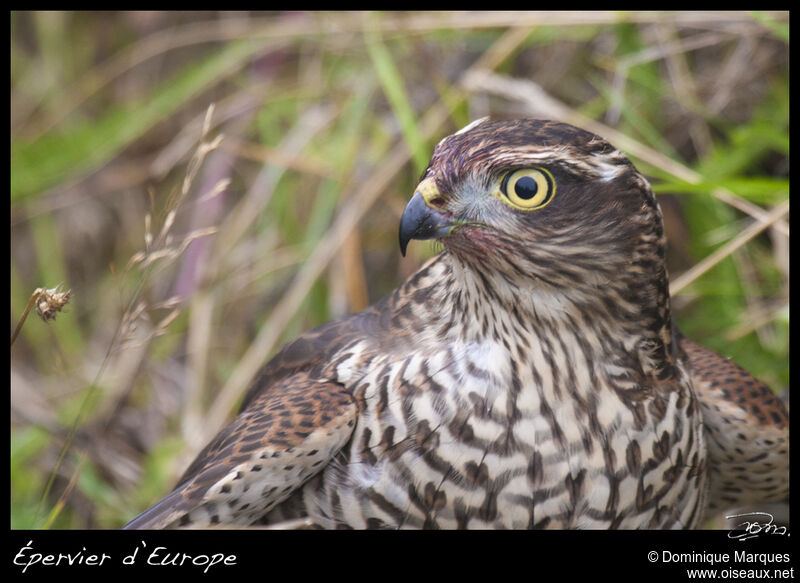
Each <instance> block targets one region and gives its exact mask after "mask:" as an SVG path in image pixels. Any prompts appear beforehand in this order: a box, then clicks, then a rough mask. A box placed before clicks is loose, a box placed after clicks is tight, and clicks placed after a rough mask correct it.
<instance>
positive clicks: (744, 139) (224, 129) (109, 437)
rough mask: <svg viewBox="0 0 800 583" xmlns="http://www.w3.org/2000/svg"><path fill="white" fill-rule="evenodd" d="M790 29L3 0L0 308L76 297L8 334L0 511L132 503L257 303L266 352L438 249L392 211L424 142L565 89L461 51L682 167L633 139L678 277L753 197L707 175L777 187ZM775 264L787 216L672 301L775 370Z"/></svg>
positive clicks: (50, 521) (198, 422)
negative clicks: (6, 289)
mask: <svg viewBox="0 0 800 583" xmlns="http://www.w3.org/2000/svg"><path fill="white" fill-rule="evenodd" d="M788 48H789V47H788V13H764V12H759V13H752V14H748V13H736V12H730V13H724V14H717V15H710V16H709V15H708V14H707V13H658V12H648V13H635V12H627V13H610V14H605V13H603V14H600V13H597V14H583V13H555V14H549V13H513V12H505V13H499V14H496V13H369V14H365V13H359V12H355V13H303V12H301V13H295V12H293V13H253V14H251V13H229V12H225V13H206V12H192V13H178V12H175V13H173V12H135V13H127V12H103V13H95V12H77V13H64V12H15V13H13V14H12V15H11V82H12V83H11V90H12V91H11V96H12V110H11V113H12V116H11V121H12V140H11V217H12V221H11V222H12V225H11V227H12V237H11V259H12V261H11V317H12V328H13V326H14V325H16V323H17V322H18V320H19V318H20V316H21V314H22V311H23V309H24V308H25V305H26V304H27V302H28V299H29V297H30V296H31V294H32V292H33V290H34V289H36V288H38V287H48V288H52V287H55V286H56V285H57V284H62V285H63V286H64V287H66V288H69V289H71V290H72V291H73V299H72V301H71V303H70V304H69V306H68V307H67V310H66V312H65V313H62V314H59V315H58V317H57V319H56V320H55V321H51V322H49V323H47V324H44V323H42V322H41V321H38V320H36V319H35V318H33V317H31V318H29V320H28V321H27V323H26V324H25V326H24V328H23V329H22V333H21V335H20V337H19V338H18V339H17V341H16V343H15V344H14V346H13V351H12V427H11V437H12V439H11V496H12V500H11V503H12V528H42V527H47V528H98V527H99V528H115V527H118V526H120V525H122V524H123V523H124V522H126V521H127V520H128V519H130V518H132V517H133V516H134V515H135V514H136V513H137V512H138V511H140V510H142V509H143V508H145V507H146V506H148V505H149V504H150V503H152V502H153V501H154V500H156V499H157V498H159V497H160V496H161V495H162V494H163V493H165V492H166V491H167V490H168V489H169V487H170V486H171V485H172V483H173V482H174V480H175V479H176V477H177V475H178V474H179V473H180V472H181V471H182V470H183V468H184V467H185V465H186V463H187V462H188V461H189V459H190V458H191V456H192V455H193V453H195V452H196V451H197V448H198V447H200V446H202V445H203V443H204V442H205V440H206V439H208V438H209V437H210V436H211V435H208V433H209V432H210V433H213V432H214V431H215V429H216V427H215V426H214V420H218V419H220V415H222V419H224V418H225V417H224V416H225V415H228V414H230V412H231V410H232V408H233V407H235V405H236V398H237V397H240V396H241V393H237V392H236V391H235V390H233V389H235V388H236V386H235V384H234V385H231V386H232V387H233V388H232V389H231V391H224V390H223V391H220V387H224V386H227V385H226V383H229V382H231V381H230V379H232V378H235V377H236V374H237V371H238V372H241V371H243V370H245V369H246V367H245V366H244V365H243V364H242V363H243V362H244V361H246V358H243V355H245V354H246V352H247V351H248V349H249V348H251V347H252V346H253V342H254V339H255V338H257V337H258V336H259V333H260V331H262V329H263V328H264V327H265V326H268V327H271V328H270V332H271V333H272V334H273V336H274V338H272V341H268V340H264V343H263V344H258V343H257V345H258V346H259V347H261V348H260V349H261V350H263V351H264V352H265V354H264V355H263V358H266V357H268V356H269V353H271V351H273V350H274V349H275V348H277V347H278V346H279V345H280V344H281V343H283V342H285V341H286V340H288V339H290V338H292V337H293V336H295V335H296V334H298V333H300V332H302V331H303V330H306V329H308V328H310V327H312V326H314V325H317V324H319V323H322V322H324V321H326V320H329V319H331V318H334V317H339V316H341V315H344V314H346V313H349V312H351V311H353V310H358V309H361V308H363V307H364V306H365V305H367V304H369V303H371V302H373V301H375V300H377V299H378V298H380V297H381V296H383V295H384V294H386V293H387V292H389V291H390V290H391V289H393V288H394V287H395V286H396V285H397V284H398V283H399V282H400V281H401V280H402V279H403V278H404V277H406V276H407V275H409V274H410V273H411V272H412V271H413V270H414V269H415V268H416V266H418V265H419V264H420V263H421V262H422V261H423V260H424V259H425V258H426V257H428V256H430V254H431V253H432V252H433V251H432V248H429V247H426V246H423V245H415V246H412V247H411V248H410V249H409V252H410V253H409V255H410V256H409V258H406V259H405V260H404V261H400V260H399V253H398V252H397V244H396V226H397V221H398V218H399V216H400V213H401V212H402V208H403V206H404V204H405V201H406V200H407V199H408V197H409V195H410V193H411V192H412V189H413V187H414V186H415V183H416V179H417V177H418V176H419V173H420V172H421V170H422V169H424V166H425V164H426V163H427V158H428V156H429V155H430V152H431V150H432V147H433V145H435V143H436V142H437V141H438V140H439V139H441V138H442V137H444V136H445V135H447V134H449V133H451V132H452V131H454V130H456V129H458V128H460V127H462V126H463V125H464V124H466V123H467V122H468V121H470V120H472V119H475V118H477V117H481V116H483V115H489V114H491V115H494V116H498V117H513V116H525V115H529V116H537V117H551V116H553V115H556V114H557V112H556V111H555V110H553V109H552V108H551V109H549V110H548V109H547V107H546V105H547V104H546V103H542V104H541V105H542V109H540V110H537V111H531V110H530V107H529V105H530V104H529V103H528V102H526V101H525V99H524V97H525V96H524V95H520V94H516V93H513V92H505V93H504V92H503V90H502V88H501V86H500V85H499V84H498V85H497V87H496V88H493V90H492V91H483V90H480V89H476V88H475V87H474V86H471V85H470V83H469V81H468V75H467V73H469V72H474V71H476V70H477V69H479V68H484V69H485V68H488V69H491V70H493V71H494V73H495V74H496V75H498V76H499V77H498V78H499V79H523V80H529V81H533V82H535V83H537V84H538V85H539V86H540V87H541V89H542V90H544V91H545V92H546V93H547V94H548V95H549V96H550V97H552V98H553V99H555V100H558V101H559V102H560V103H561V104H563V106H564V109H563V110H560V111H562V112H563V111H565V110H566V111H569V112H573V113H574V114H576V115H582V116H585V117H586V118H589V119H592V120H596V121H598V122H602V123H604V124H606V125H607V126H609V127H611V128H614V129H616V130H617V131H618V132H621V133H622V134H624V135H625V136H627V137H629V138H630V139H632V140H635V141H636V142H638V143H640V144H642V145H643V147H646V148H649V149H652V150H654V151H657V152H659V153H661V154H662V155H664V156H666V157H668V158H670V159H671V160H673V161H675V162H679V163H680V164H682V165H683V167H685V168H687V169H688V170H689V171H690V172H692V173H693V174H692V175H693V176H695V177H696V180H687V179H686V176H685V175H676V173H674V172H671V171H670V170H669V168H665V167H663V166H660V165H659V164H654V163H652V162H651V161H646V160H641V159H638V158H637V157H636V156H633V159H634V161H635V162H636V164H637V166H639V168H640V169H641V170H642V171H643V172H645V173H646V174H647V175H648V176H649V177H650V178H651V182H652V183H653V187H654V189H655V191H656V192H657V193H658V194H659V196H660V200H661V203H662V208H663V209H664V214H665V223H666V227H667V233H668V237H669V241H670V251H669V257H668V260H669V266H670V273H671V276H672V278H673V280H675V279H676V277H677V276H679V275H680V274H681V273H683V272H685V271H686V270H687V269H688V268H690V267H691V266H692V265H695V264H696V263H698V262H699V261H700V260H702V259H703V258H704V257H707V256H709V255H710V254H711V253H712V252H714V251H715V250H717V249H719V248H720V247H722V246H723V245H725V244H726V243H727V242H729V241H731V240H734V239H735V238H736V237H737V236H739V235H740V233H742V231H744V229H745V228H746V227H747V226H748V225H750V224H752V222H753V218H752V217H750V216H749V215H748V214H747V213H745V212H742V210H741V208H743V207H742V206H741V205H739V208H733V207H732V206H731V205H730V204H729V203H728V202H725V201H723V200H721V199H720V197H719V196H717V195H718V192H719V189H720V188H723V189H727V191H726V192H728V193H729V194H731V195H732V196H735V197H736V198H737V200H741V201H744V203H748V204H751V205H754V206H757V207H759V208H761V209H763V210H767V211H768V210H770V208H772V207H774V206H777V205H780V204H783V203H784V202H785V201H787V200H788V192H789V178H788V150H789V137H788V136H789V132H788V124H789V100H788V95H789V89H788V88H789V85H788V75H789V70H788V53H789V51H788ZM212 103H213V104H214V106H215V107H214V111H213V115H212V116H211V118H210V124H209V126H208V129H207V132H206V133H205V134H203V131H202V123H203V120H204V117H205V114H206V111H207V109H208V107H209V105H210V104H212ZM425 120H429V121H425ZM431 120H432V121H431ZM566 121H570V120H566ZM220 134H221V135H223V140H222V142H221V144H219V145H218V147H216V148H214V149H213V151H212V152H210V153H208V155H207V156H204V157H203V159H202V160H199V159H198V158H197V150H198V147H199V144H200V143H201V141H203V142H206V143H208V142H210V141H211V140H213V138H214V137H215V136H217V135H220ZM623 149H624V148H623ZM193 156H195V161H198V162H202V163H201V164H199V166H198V168H197V171H196V173H192V172H191V171H189V170H188V169H189V168H191V167H192V162H191V160H192V157H193ZM187 172H188V173H189V174H188V175H189V180H188V183H189V184H188V188H187V189H186V191H185V195H182V194H181V193H182V192H183V191H182V188H183V184H184V180H185V178H186V177H187ZM223 179H228V180H229V181H230V182H229V183H228V184H227V186H225V187H224V188H222V190H221V192H217V193H216V195H215V196H209V193H214V192H215V188H216V187H218V186H220V181H221V180H223ZM371 187H374V188H373V191H374V194H370V192H371V191H370V188H371ZM377 195H380V196H379V197H378V196H377ZM353 208H355V209H357V211H358V212H357V213H356V215H357V218H359V220H358V221H357V222H354V223H348V222H347V216H348V212H350V211H346V209H353ZM171 211H174V222H170V221H172V219H170V218H169V217H170V216H171V215H170V212H171ZM786 220H788V219H786ZM165 225H166V227H165ZM207 227H214V228H216V229H217V231H216V233H214V234H209V233H201V232H200V229H204V228H207ZM337 229H343V230H342V231H341V234H337V233H339V231H337ZM162 230H163V236H161V234H162ZM148 233H149V234H148ZM195 237H196V238H195ZM189 239H193V242H192V243H191V245H188V246H186V248H182V246H181V243H182V242H187V241H188V240H189ZM144 250H147V252H148V253H149V255H148V256H149V257H150V258H151V259H149V260H148V259H144V257H145V256H144V255H141V252H142V251H144ZM331 251H335V253H333V252H331ZM156 252H160V253H162V255H161V258H160V259H153V257H154V253H156ZM137 254H138V255H137ZM148 261H152V263H150V264H148V263H147V262H148ZM788 277H789V275H788V228H787V224H786V222H785V221H782V222H780V224H776V226H775V227H774V228H772V229H770V230H768V231H765V232H764V233H762V234H760V235H759V236H757V237H755V238H753V239H752V240H751V241H749V242H748V243H746V244H745V245H744V246H743V247H741V248H740V249H739V250H738V251H736V252H734V253H733V254H731V255H729V256H728V257H726V258H724V259H723V260H722V261H720V262H719V263H718V264H716V265H715V266H714V267H713V268H712V269H710V270H709V271H707V272H706V273H705V274H703V275H701V276H700V277H699V278H697V279H695V280H694V281H693V282H691V283H690V284H689V285H688V286H687V287H685V288H684V289H683V290H681V292H680V293H679V294H677V295H676V296H675V298H674V302H673V305H674V312H675V315H676V318H677V321H678V323H679V325H680V327H681V328H682V329H683V331H684V332H685V333H686V334H687V335H688V336H690V337H692V338H694V339H696V340H698V341H699V342H701V343H704V344H706V345H707V346H709V347H711V348H713V349H715V350H717V351H719V352H721V353H722V354H724V355H726V356H731V357H733V358H734V359H735V360H737V361H738V362H739V363H740V364H742V365H743V366H745V367H746V368H748V369H749V370H751V371H752V372H753V373H754V374H756V375H757V376H759V377H761V378H762V379H764V380H765V381H766V382H768V383H769V384H770V385H771V386H772V388H773V389H774V390H776V391H778V392H780V391H782V390H783V389H785V388H786V387H788V384H789V373H788V336H789V334H788V332H789V309H788V297H789V296H788ZM305 281H308V282H310V283H309V284H307V285H306V284H304V283H303V282H305ZM176 296H179V297H180V298H182V299H181V300H180V301H176V302H170V301H169V300H170V298H175V297H176ZM287 296H291V297H287ZM287 306H288V307H289V308H287ZM176 309H177V311H176ZM281 310H283V311H281ZM279 312H280V313H279ZM256 356H258V355H257V354H256ZM243 374H244V373H243ZM219 394H223V395H228V394H232V395H233V397H231V398H230V399H228V398H227V397H226V398H221V399H220V398H219V396H218V395H219Z"/></svg>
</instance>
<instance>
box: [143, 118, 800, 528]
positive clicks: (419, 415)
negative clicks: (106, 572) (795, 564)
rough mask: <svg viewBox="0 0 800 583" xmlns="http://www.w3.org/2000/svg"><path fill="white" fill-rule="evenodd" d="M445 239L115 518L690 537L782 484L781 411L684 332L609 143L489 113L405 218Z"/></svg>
mask: <svg viewBox="0 0 800 583" xmlns="http://www.w3.org/2000/svg"><path fill="white" fill-rule="evenodd" d="M411 239H437V240H438V241H440V242H441V244H442V245H443V250H442V252H441V253H439V254H438V255H436V256H435V257H434V258H433V259H431V260H430V261H428V262H427V263H426V264H425V265H423V266H422V268H421V269H419V271H417V272H416V273H415V274H414V275H412V276H411V277H410V278H409V279H408V280H407V281H406V282H405V283H403V284H402V285H401V286H400V287H399V288H397V289H396V290H395V291H394V292H393V293H391V294H390V295H389V296H388V297H386V298H384V299H383V300H381V301H380V302H378V303H376V304H375V305H373V306H371V307H369V308H367V309H366V310H364V311H362V312H360V313H357V314H353V315H351V316H349V317H346V318H344V319H342V320H339V321H334V322H330V323H327V324H324V325H322V326H320V327H318V328H316V329H314V330H312V331H310V332H307V333H305V334H303V335H301V336H300V337H299V338H297V339H296V340H294V341H293V342H291V343H289V344H288V345H286V346H284V347H283V349H282V350H280V351H279V352H278V353H277V354H276V355H275V357H274V358H273V359H272V360H271V361H270V362H268V363H267V364H266V365H265V366H264V367H263V369H262V370H261V372H260V374H259V375H258V376H257V378H256V379H255V380H254V382H253V384H252V386H251V388H250V390H249V392H248V394H247V396H246V398H245V399H244V404H243V406H242V409H241V412H240V413H239V415H238V417H236V418H235V419H234V420H233V422H232V423H231V424H230V425H229V426H228V427H226V428H225V429H224V430H223V431H222V432H221V433H219V435H217V437H216V438H215V439H214V440H213V441H212V442H211V443H210V444H209V445H208V446H207V447H206V448H205V449H204V450H203V451H202V452H201V453H200V454H199V456H198V457H197V459H196V460H195V461H194V463H192V464H191V466H190V467H189V469H188V470H187V471H186V472H185V474H184V475H183V477H182V478H181V479H180V480H179V483H178V485H177V487H176V488H175V490H174V491H173V492H172V493H170V494H169V495H167V496H166V497H165V498H164V499H163V500H161V501H160V502H159V503H157V504H156V505H155V506H153V507H152V508H150V509H149V510H147V511H146V512H144V513H143V514H142V515H140V516H139V517H138V518H136V519H135V520H133V521H132V522H131V523H130V524H129V525H128V527H129V528H162V527H178V526H194V527H198V526H204V525H214V524H221V525H225V524H242V525H247V524H255V523H269V522H275V521H280V520H284V519H287V518H292V517H298V516H307V517H308V518H309V519H310V521H311V522H312V523H313V524H315V525H318V526H320V527H324V528H341V527H345V528H691V527H695V526H697V525H698V524H699V523H700V522H701V520H702V519H703V517H704V516H706V515H707V513H708V512H709V510H710V509H713V508H729V507H734V506H737V505H741V504H745V503H749V502H762V501H764V502H765V501H775V500H782V499H784V498H785V497H786V496H787V494H788V417H787V414H786V410H785V408H784V406H783V404H782V403H781V402H780V400H779V399H777V398H776V397H775V396H774V395H773V393H772V392H771V391H770V390H769V389H768V388H767V387H766V386H765V385H764V384H762V383H760V382H759V381H757V380H756V379H754V378H753V377H751V376H750V375H749V374H748V373H746V372H745V371H743V370H742V369H740V368H739V367H738V366H737V365H735V364H734V363H732V362H730V361H728V360H726V359H724V358H722V357H721V356H719V355H717V354H716V353H714V352H711V351H710V350H707V349H705V348H703V347H701V346H698V345H697V344H694V343H693V342H691V341H690V340H687V339H686V338H684V337H683V336H681V335H680V333H679V332H678V331H677V330H676V328H675V327H674V325H673V322H672V318H671V314H670V297H669V291H668V285H667V271H666V268H665V264H664V253H665V245H666V241H665V236H664V230H663V226H662V220H661V213H660V209H659V206H658V203H657V202H656V199H655V197H654V195H653V192H652V190H651V188H650V186H649V184H648V183H647V181H646V180H645V179H644V178H643V177H642V175H641V174H639V172H637V170H636V169H635V168H634V166H633V165H632V164H631V162H630V161H629V160H628V158H627V157H626V156H625V155H623V154H622V153H621V152H620V151H618V150H616V149H615V148H614V147H613V146H612V145H610V144H609V143H608V142H606V141H605V140H603V139H602V138H600V137H598V136H596V135H594V134H591V133H589V132H586V131H583V130H580V129H577V128H575V127H572V126H570V125H566V124H563V123H555V122H550V121H540V120H517V121H486V120H479V121H478V122H475V123H473V124H470V125H469V126H467V127H466V128H464V129H462V130H461V131H459V132H457V133H455V134H453V135H452V136H449V137H447V138H445V139H443V140H442V141H441V142H440V143H439V144H438V145H437V147H436V149H435V151H434V153H433V158H432V159H431V162H430V164H429V166H428V168H427V170H426V171H425V173H424V175H423V177H422V180H421V183H420V184H419V186H418V188H417V190H416V192H415V194H414V196H413V197H412V198H411V201H410V202H409V203H408V206H407V207H406V209H405V212H404V214H403V217H402V219H401V223H400V247H401V250H402V251H403V253H405V249H406V245H407V244H408V242H409V240H411Z"/></svg>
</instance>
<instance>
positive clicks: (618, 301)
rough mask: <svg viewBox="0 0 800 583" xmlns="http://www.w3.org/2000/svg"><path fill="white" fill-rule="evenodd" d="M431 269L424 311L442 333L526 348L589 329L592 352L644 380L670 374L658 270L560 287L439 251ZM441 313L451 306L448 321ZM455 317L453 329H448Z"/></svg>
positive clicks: (672, 351) (670, 347) (665, 299)
mask: <svg viewBox="0 0 800 583" xmlns="http://www.w3.org/2000/svg"><path fill="white" fill-rule="evenodd" d="M435 268H436V269H437V270H441V279H440V282H442V283H440V285H438V286H437V288H436V290H435V291H434V296H435V301H434V302H432V303H431V304H430V305H432V306H435V308H434V309H435V310H436V311H437V316H438V318H439V319H440V321H441V322H442V323H443V326H442V328H441V333H442V334H450V335H452V334H458V335H460V337H461V340H463V341H485V340H495V341H499V342H502V341H503V340H504V339H505V341H506V342H508V338H509V337H511V338H513V337H521V336H525V337H526V340H525V343H526V344H531V342H533V343H536V342H539V341H542V335H543V331H556V332H563V333H571V332H572V333H574V332H575V331H581V330H592V331H594V333H595V334H596V335H597V338H596V341H597V342H598V343H599V344H600V346H598V347H596V348H597V350H599V351H601V352H602V351H607V352H608V353H609V354H619V353H620V352H623V353H625V354H630V355H631V356H632V358H633V359H634V360H635V361H636V365H635V366H636V368H637V369H638V370H640V371H641V374H643V375H644V376H646V377H648V378H651V379H656V380H665V379H668V378H672V377H673V376H674V375H675V374H678V373H677V371H676V369H675V365H676V347H675V345H674V343H673V338H672V322H671V315H670V301H669V291H668V285H667V273H666V269H664V268H663V265H662V266H660V268H658V269H656V270H655V271H654V273H653V275H652V276H651V277H649V278H643V277H641V274H639V277H636V278H635V281H634V279H633V278H632V277H629V278H627V279H626V278H625V277H624V276H620V277H618V278H617V279H616V280H614V281H611V280H609V281H605V282H598V281H595V282H589V283H587V284H586V285H574V286H570V287H567V288H555V287H553V286H550V285H547V284H545V283H543V282H542V281H539V280H536V279H530V280H527V281H521V280H520V279H519V278H517V279H512V278H510V277H509V276H508V274H505V273H503V272H499V271H495V270H492V269H486V268H482V267H481V266H480V265H476V264H473V263H471V262H469V261H464V260H463V259H462V258H461V257H459V256H456V255H455V254H452V253H450V252H448V251H447V250H445V251H444V252H443V253H442V254H441V255H440V256H439V259H438V261H437V262H436V265H435ZM600 285H602V289H600V287H598V286H600ZM600 292H602V293H600ZM441 306H451V308H452V315H451V314H448V313H447V312H448V311H447V310H442V309H441ZM456 316H457V317H458V319H459V321H460V322H461V325H460V326H456V327H453V326H452V325H451V324H452V319H453V318H454V317H456ZM578 334H579V333H578ZM599 356H600V357H601V358H602V354H600V355H599Z"/></svg>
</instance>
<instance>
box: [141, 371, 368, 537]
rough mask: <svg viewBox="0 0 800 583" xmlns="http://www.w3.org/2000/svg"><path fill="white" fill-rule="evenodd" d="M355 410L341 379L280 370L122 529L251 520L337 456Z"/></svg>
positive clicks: (353, 421) (344, 440) (347, 433)
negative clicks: (168, 488)
mask: <svg viewBox="0 0 800 583" xmlns="http://www.w3.org/2000/svg"><path fill="white" fill-rule="evenodd" d="M262 380H263V379H262ZM262 387H263V385H262ZM355 415H356V407H355V404H354V401H353V398H352V396H351V395H350V393H349V392H348V391H347V390H346V389H345V388H344V387H343V386H341V385H339V384H337V383H334V382H330V381H321V380H317V379H315V378H312V377H311V376H310V375H309V374H308V373H307V372H298V373H295V374H293V375H290V376H286V377H283V378H281V379H280V380H279V381H277V382H275V383H274V384H272V385H271V386H269V388H268V389H267V390H262V391H261V392H259V393H257V394H255V396H254V397H252V398H251V399H250V401H249V403H248V404H247V406H246V408H245V409H244V410H243V411H242V412H241V413H240V414H239V415H238V416H237V417H236V419H235V420H234V421H233V422H232V423H231V424H230V425H228V426H227V427H226V428H225V429H224V430H222V431H221V432H220V433H219V434H218V435H217V436H216V437H215V438H214V440H213V441H212V442H211V443H209V444H208V446H206V448H205V449H204V450H203V451H202V452H201V453H200V455H198V456H197V458H196V459H195V461H194V462H193V463H192V465H191V466H190V467H189V469H188V470H187V471H186V472H185V474H184V475H183V476H182V478H181V479H180V481H179V484H178V486H177V488H176V489H175V490H174V491H173V492H172V493H170V494H169V495H168V496H166V497H165V498H164V499H163V500H161V501H160V502H159V503H157V504H156V505H155V506H153V507H152V508H150V509H149V510H147V511H145V512H144V513H143V514H141V515H140V516H139V517H137V518H135V519H134V520H133V521H131V522H130V523H129V524H128V525H127V526H126V527H125V528H127V529H142V528H144V529H160V528H171V527H181V526H182V527H202V526H208V525H214V524H242V525H246V524H251V523H253V522H254V521H256V520H257V519H258V518H260V517H261V516H263V515H264V514H266V513H267V512H268V511H269V510H270V509H271V508H272V507H274V506H275V505H276V504H278V503H279V502H281V501H283V500H285V499H286V498H287V497H288V496H289V495H290V494H291V493H292V492H293V491H294V490H296V489H297V488H299V487H300V486H301V485H302V484H303V483H304V482H306V481H307V480H308V479H309V478H311V477H312V476H314V475H315V474H316V473H317V472H319V471H320V470H321V469H322V468H323V467H324V466H325V465H326V464H327V463H328V462H329V461H330V460H331V459H332V458H333V457H334V456H335V455H336V453H337V452H338V451H339V450H340V449H341V448H342V447H343V446H344V444H345V443H346V442H347V440H348V439H349V438H350V434H351V433H352V431H353V427H354V424H355Z"/></svg>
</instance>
